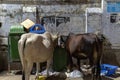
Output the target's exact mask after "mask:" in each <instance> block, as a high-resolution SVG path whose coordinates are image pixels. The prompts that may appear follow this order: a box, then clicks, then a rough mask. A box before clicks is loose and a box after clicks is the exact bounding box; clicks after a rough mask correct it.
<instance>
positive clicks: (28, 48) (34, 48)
mask: <svg viewBox="0 0 120 80" xmlns="http://www.w3.org/2000/svg"><path fill="white" fill-rule="evenodd" d="M57 41H58V36H57V35H52V34H51V33H49V32H45V33H44V34H35V33H26V34H23V35H22V36H21V38H20V40H19V42H18V50H19V55H20V59H21V63H22V67H23V76H22V80H29V77H30V72H31V70H32V66H33V63H37V73H38V70H39V69H38V67H39V66H38V63H39V62H45V61H47V68H46V69H47V75H49V73H48V69H49V68H50V64H51V61H52V57H53V51H54V47H55V46H56V44H57ZM37 75H38V74H37Z"/></svg>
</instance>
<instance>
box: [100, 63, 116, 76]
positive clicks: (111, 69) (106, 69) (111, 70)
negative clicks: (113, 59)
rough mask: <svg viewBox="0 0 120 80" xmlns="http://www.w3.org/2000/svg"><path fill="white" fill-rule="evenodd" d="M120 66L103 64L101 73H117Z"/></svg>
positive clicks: (109, 74) (107, 74) (108, 74)
mask: <svg viewBox="0 0 120 80" xmlns="http://www.w3.org/2000/svg"><path fill="white" fill-rule="evenodd" d="M117 68H118V66H114V65H110V64H102V65H101V75H105V76H111V75H113V74H115V73H116V70H117Z"/></svg>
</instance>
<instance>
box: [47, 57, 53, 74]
mask: <svg viewBox="0 0 120 80" xmlns="http://www.w3.org/2000/svg"><path fill="white" fill-rule="evenodd" d="M51 64H52V58H50V59H48V60H47V68H46V69H47V76H49V69H50V66H51Z"/></svg>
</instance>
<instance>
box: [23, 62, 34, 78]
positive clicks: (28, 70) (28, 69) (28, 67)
mask: <svg viewBox="0 0 120 80" xmlns="http://www.w3.org/2000/svg"><path fill="white" fill-rule="evenodd" d="M32 67H33V62H30V61H29V62H27V64H26V66H25V80H29V78H30V73H31V70H32Z"/></svg>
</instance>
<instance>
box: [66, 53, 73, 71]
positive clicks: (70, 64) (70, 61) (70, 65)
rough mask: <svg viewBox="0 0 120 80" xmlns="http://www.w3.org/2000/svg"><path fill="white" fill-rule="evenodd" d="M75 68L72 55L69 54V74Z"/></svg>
mask: <svg viewBox="0 0 120 80" xmlns="http://www.w3.org/2000/svg"><path fill="white" fill-rule="evenodd" d="M72 68H73V60H72V55H70V53H68V54H67V72H70V71H72Z"/></svg>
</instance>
